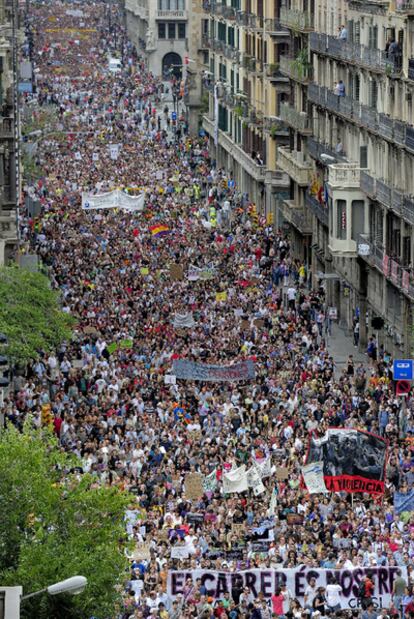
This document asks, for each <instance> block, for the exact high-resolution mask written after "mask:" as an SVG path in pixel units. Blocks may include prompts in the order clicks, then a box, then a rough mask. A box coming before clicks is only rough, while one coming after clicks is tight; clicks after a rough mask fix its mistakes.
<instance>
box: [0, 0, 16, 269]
mask: <svg viewBox="0 0 414 619" xmlns="http://www.w3.org/2000/svg"><path fill="white" fill-rule="evenodd" d="M18 35H19V32H18V17H17V4H16V3H5V2H4V0H2V2H0V265H2V264H7V263H8V262H9V261H10V260H12V259H14V258H15V257H16V251H17V243H18V226H17V202H18V196H19V187H20V178H19V148H18V137H19V120H18V110H17V108H18V106H17V83H16V81H17V45H18Z"/></svg>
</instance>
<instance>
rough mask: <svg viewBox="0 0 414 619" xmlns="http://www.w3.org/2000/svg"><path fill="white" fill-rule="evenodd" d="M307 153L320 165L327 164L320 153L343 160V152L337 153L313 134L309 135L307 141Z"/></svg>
mask: <svg viewBox="0 0 414 619" xmlns="http://www.w3.org/2000/svg"><path fill="white" fill-rule="evenodd" d="M307 147H308V153H309V155H310V156H311V157H313V159H316V160H317V161H318V163H319V164H321V165H324V166H326V165H328V164H327V161H326V157H322V155H328V156H329V157H332V159H336V161H344V162H345V156H344V154H343V153H342V154H340V153H337V152H336V151H335V150H334V149H333V148H331V146H329V144H326V143H325V142H320V141H319V140H318V138H316V137H315V136H313V137H309V138H308V141H307Z"/></svg>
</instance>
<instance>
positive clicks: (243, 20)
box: [236, 11, 249, 26]
mask: <svg viewBox="0 0 414 619" xmlns="http://www.w3.org/2000/svg"><path fill="white" fill-rule="evenodd" d="M248 21H249V17H248V14H247V13H246V11H236V23H237V24H239V26H247V23H248Z"/></svg>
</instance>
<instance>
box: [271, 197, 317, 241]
mask: <svg viewBox="0 0 414 619" xmlns="http://www.w3.org/2000/svg"><path fill="white" fill-rule="evenodd" d="M279 209H280V211H281V213H282V215H283V217H284V218H285V219H286V221H288V222H289V223H290V224H292V225H293V226H295V228H297V229H298V230H299V231H300V232H302V234H311V232H312V219H311V216H310V211H308V210H306V209H303V208H301V207H299V206H298V205H297V204H296V202H295V201H294V200H282V201H281V202H280V203H279Z"/></svg>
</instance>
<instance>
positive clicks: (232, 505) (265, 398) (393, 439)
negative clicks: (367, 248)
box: [6, 2, 414, 619]
mask: <svg viewBox="0 0 414 619" xmlns="http://www.w3.org/2000/svg"><path fill="white" fill-rule="evenodd" d="M73 6H74V5H72V4H71V3H62V2H55V3H53V5H52V4H46V3H43V4H37V5H36V4H35V5H34V6H33V7H32V9H31V28H32V30H33V35H34V36H33V40H34V60H35V64H36V74H37V91H36V93H35V94H34V95H32V96H31V97H29V99H30V98H31V101H30V100H28V101H27V105H28V106H32V109H33V114H34V116H36V114H37V113H39V110H41V109H42V108H43V107H44V106H48V108H49V107H51V108H53V109H54V110H55V115H56V127H57V132H56V133H53V132H52V133H51V135H49V136H45V137H44V139H43V140H40V141H39V149H38V153H37V155H36V158H37V164H38V166H39V167H40V168H41V169H42V171H43V177H42V178H41V179H40V180H39V181H37V182H36V184H35V185H34V186H26V188H25V189H26V191H27V192H29V193H31V194H32V195H33V196H35V197H37V198H39V199H40V201H41V205H42V213H41V216H40V217H39V218H38V219H30V218H26V219H25V220H23V229H22V233H23V240H24V241H25V242H26V244H27V247H29V246H30V245H31V246H32V247H35V248H36V250H37V251H38V253H39V254H40V256H41V257H42V259H43V262H44V263H45V264H46V265H47V267H48V269H49V272H50V275H51V279H52V282H53V285H54V286H56V287H58V288H59V289H60V290H61V291H62V303H63V309H64V311H67V312H70V313H71V314H72V315H73V316H75V317H76V318H77V325H76V327H75V330H74V337H73V340H72V341H71V342H65V343H63V344H62V346H61V348H60V349H59V350H56V351H55V352H52V353H47V354H46V353H42V354H41V355H40V357H39V359H38V360H37V361H36V362H35V363H34V364H33V365H32V367H31V368H30V370H29V373H28V375H27V376H24V377H17V378H16V380H15V392H14V395H12V396H11V397H10V398H9V400H8V401H7V402H6V413H7V419H8V421H9V423H10V422H11V423H14V424H16V425H21V424H22V422H23V420H24V418H25V417H26V416H27V415H28V414H29V413H30V414H32V415H33V417H34V419H35V421H36V423H39V424H40V423H41V406H42V405H43V404H47V403H50V404H51V409H52V412H53V416H54V427H55V431H56V434H57V435H58V437H59V440H60V442H61V444H62V446H63V447H64V448H65V449H66V450H68V451H70V452H73V453H75V454H77V455H78V456H79V459H80V461H81V470H82V471H84V472H89V473H91V474H92V475H94V476H95V477H96V479H97V480H99V482H100V483H102V484H112V485H117V486H119V487H122V488H126V489H128V490H130V491H131V493H132V495H134V497H135V498H134V500H132V501H131V505H130V509H129V511H128V513H127V515H126V528H127V533H128V536H129V537H130V538H131V539H133V540H135V541H136V543H137V548H136V551H135V552H134V554H133V557H131V571H130V574H129V575H128V577H127V579H126V584H125V599H124V607H123V608H119V609H118V610H114V617H117V619H121V618H122V619H129V618H139V617H148V616H150V617H160V618H162V619H167V618H169V619H181V618H186V617H203V618H210V617H221V619H228V618H231V619H247V618H250V619H267V618H269V617H274V616H277V617H289V618H294V619H304V617H309V616H312V617H315V619H318V618H320V617H321V616H322V617H324V616H328V615H331V616H332V615H334V614H336V615H339V616H340V615H341V614H342V615H344V614H348V613H350V612H353V613H354V614H355V615H356V616H360V615H362V617H363V619H374V617H377V616H381V617H387V616H390V615H392V616H395V617H397V616H398V615H399V616H401V615H402V613H403V612H405V614H406V616H414V614H413V611H414V595H413V591H412V586H413V584H414V581H413V578H414V575H413V572H412V565H413V557H414V517H413V518H411V516H410V514H403V515H402V516H401V517H399V516H397V515H396V514H395V512H394V508H393V493H394V491H395V489H399V490H407V489H410V488H412V487H413V484H414V459H413V454H412V445H413V443H412V441H411V437H412V436H413V435H412V431H414V424H413V409H412V403H411V400H410V398H408V399H407V408H406V410H405V412H404V413H402V412H401V400H399V399H398V398H396V397H395V396H394V393H393V389H392V383H391V381H390V376H391V375H390V364H391V359H389V356H388V355H386V354H384V352H383V351H378V358H377V360H376V362H375V363H373V364H371V365H370V366H369V368H368V363H367V364H366V365H365V366H363V365H361V366H358V367H354V364H353V362H352V359H351V360H350V361H349V363H348V366H347V368H346V369H345V371H344V372H343V373H340V372H338V371H336V370H335V362H334V361H335V360H334V359H333V358H331V357H330V356H329V354H328V352H327V348H326V344H325V340H324V336H325V325H326V308H325V297H324V291H323V289H322V288H318V287H317V286H315V282H312V284H313V286H310V285H309V283H310V282H309V276H308V273H307V272H306V268H305V265H303V264H302V263H301V262H300V261H298V260H295V258H294V257H293V256H292V255H291V251H290V245H289V238H288V236H286V235H285V234H284V233H282V232H280V231H275V230H274V229H273V226H270V225H267V224H266V222H265V221H264V220H263V219H262V218H261V217H259V218H257V217H256V216H255V214H254V209H253V208H252V205H251V203H250V201H249V197H248V196H246V195H242V194H240V193H239V191H238V188H237V187H236V186H235V183H234V181H233V178H232V171H231V170H223V169H217V168H216V167H215V165H214V161H213V160H212V159H211V157H210V155H209V150H208V141H207V140H206V138H204V137H193V136H188V135H185V133H184V131H182V129H183V128H184V127H183V124H181V125H179V126H178V127H177V126H176V127H174V126H173V124H172V122H171V111H172V104H171V102H168V101H169V99H168V94H167V95H166V93H165V90H166V86H165V84H162V83H161V82H160V81H159V80H158V79H156V78H154V77H153V76H152V75H151V74H149V73H148V71H147V70H146V68H145V62H144V60H143V58H142V57H141V56H139V54H138V53H137V52H136V50H135V49H134V47H133V46H132V45H131V43H130V42H129V41H128V39H127V37H126V35H125V33H124V31H123V28H122V27H121V20H120V19H119V15H118V14H117V10H115V8H114V7H112V8H111V9H108V7H107V6H106V5H105V4H104V3H88V4H86V3H85V4H82V5H80V4H79V5H78V4H76V8H80V9H81V13H82V15H81V16H79V14H78V16H74V15H73V11H72V13H71V11H70V10H71V9H73ZM68 10H69V13H68ZM108 10H111V11H112V15H111V18H110V19H109V18H108V17H109V16H108ZM116 53H117V54H118V55H119V56H120V57H121V58H122V65H123V66H122V71H121V72H116V73H112V72H111V71H109V70H108V54H109V55H115V54H116ZM177 128H179V129H180V133H178V135H177V133H176V129H177ZM109 144H117V145H119V154H118V156H117V158H112V155H111V152H110V149H109V148H108V145H109ZM118 187H120V188H130V189H129V191H130V192H131V193H135V194H137V193H139V192H140V191H145V193H146V199H145V209H144V211H143V212H136V213H130V212H124V211H122V210H119V209H111V210H94V211H89V212H85V210H82V207H81V192H82V191H93V192H103V191H109V190H111V189H114V188H118ZM158 224H163V225H165V226H167V227H168V229H169V231H168V232H167V233H166V234H165V235H163V236H156V235H153V234H152V233H151V230H150V228H151V227H153V226H155V225H158ZM194 267H197V269H198V270H199V271H203V272H207V275H206V276H205V277H204V276H203V277H198V278H197V276H195V277H194V276H192V277H188V274H189V271H191V272H192V273H193V274H194V272H196V271H197V269H194ZM218 293H226V294H225V295H221V296H219V297H218V298H217V294H218ZM285 293H287V298H286V297H285ZM223 297H224V298H223ZM218 299H222V300H218ZM176 314H180V315H189V314H191V315H192V319H193V322H192V323H191V324H192V326H190V327H188V326H187V327H183V328H176V327H175V326H174V324H173V323H174V317H175V316H176ZM190 322H191V321H190ZM131 340H132V345H131ZM114 344H115V346H114ZM177 359H187V360H192V361H195V362H198V363H206V364H216V365H229V364H232V363H234V362H236V361H243V360H253V361H254V364H255V371H256V378H255V379H254V380H249V381H241V382H221V383H215V382H198V381H189V380H179V379H177V381H176V382H175V383H174V381H172V382H166V380H165V376H171V375H172V374H173V372H172V364H173V362H174V360H177ZM332 426H334V427H344V426H346V427H356V428H360V429H366V430H369V431H370V432H373V433H376V434H381V435H385V436H386V437H387V438H388V440H389V442H390V445H389V458H388V463H387V478H386V492H385V495H384V497H380V499H379V500H378V497H377V498H375V497H370V496H367V495H355V496H354V497H353V499H352V500H351V495H347V494H343V495H338V494H329V495H309V494H308V493H307V491H306V489H305V488H304V487H303V484H301V480H300V478H301V467H302V465H303V464H304V460H305V455H306V451H307V447H308V436H309V432H310V431H313V430H314V431H316V432H317V433H318V434H320V435H322V434H323V433H324V432H325V430H326V429H327V428H328V427H332ZM263 462H267V463H268V464H269V466H270V470H271V473H270V474H269V475H268V476H265V477H264V478H263V479H262V483H263V486H264V490H263V491H261V492H260V493H259V494H257V495H256V494H254V493H253V491H252V490H248V491H245V492H242V493H239V494H237V493H235V494H224V493H223V480H222V478H223V474H224V473H225V472H226V471H230V470H231V469H232V468H236V467H239V466H240V465H242V464H246V466H247V467H249V466H251V465H252V464H253V463H256V464H257V463H259V464H260V463H263ZM281 472H282V473H281ZM283 472H284V473H283ZM189 473H201V474H202V475H203V477H208V476H210V477H209V479H210V482H211V485H210V488H211V489H210V490H206V491H205V492H204V493H203V495H202V496H200V497H199V498H192V499H191V500H190V499H189V498H188V490H187V491H186V484H185V481H186V478H187V476H188V474H189ZM292 514H296V515H297V516H299V519H298V518H292V517H291V515H292ZM172 548H174V550H173V552H172ZM177 549H179V550H178V552H179V553H180V552H181V554H180V556H181V557H184V558H172V557H171V554H173V557H174V556H177ZM185 557H186V558H185ZM379 566H399V567H400V568H404V567H407V568H408V573H407V575H406V573H405V570H403V571H402V575H401V576H398V577H397V578H396V580H395V581H394V589H395V590H394V594H393V596H392V603H391V606H390V608H388V609H385V610H381V609H379V608H376V605H375V607H374V606H373V605H372V600H371V596H372V591H371V589H370V585H369V584H367V586H366V589H364V591H363V592H362V593H361V595H360V598H361V599H360V600H359V602H361V601H364V603H363V604H362V606H361V604H360V603H358V604H357V606H356V610H353V611H351V610H344V611H341V610H340V599H341V595H342V587H341V585H340V584H337V583H335V582H333V581H332V582H329V584H327V586H326V587H323V588H322V587H320V586H316V582H315V581H314V580H312V578H310V579H309V582H307V583H306V588H305V591H304V595H302V596H300V598H299V597H298V598H297V599H296V597H295V592H294V591H292V590H290V588H289V586H287V587H286V586H285V587H283V586H281V587H280V588H278V589H276V590H275V591H274V593H273V595H272V597H271V598H268V597H265V596H264V595H263V594H260V593H259V594H258V595H255V590H254V588H252V587H251V586H244V585H243V584H242V585H241V584H240V581H234V583H233V584H234V586H232V587H231V588H229V590H228V591H227V592H226V591H223V592H222V593H220V594H219V595H218V596H216V595H212V594H211V589H209V587H208V583H206V582H204V583H203V582H202V581H198V580H194V582H192V581H191V580H187V581H186V583H185V584H184V586H183V590H182V593H181V594H180V595H178V596H177V597H175V599H173V596H171V595H168V594H167V578H168V572H169V571H171V570H174V569H178V570H185V571H186V572H188V573H190V572H191V571H192V570H195V569H198V568H200V569H205V570H214V569H216V570H218V571H220V572H235V573H236V572H237V573H238V572H241V571H242V570H246V569H247V570H252V569H254V568H262V569H266V568H273V569H277V570H281V571H282V572H283V571H284V570H286V569H288V568H298V567H307V568H329V569H331V570H336V569H352V568H354V567H362V568H364V569H365V568H372V569H373V570H374V572H375V569H376V568H378V567H379ZM119 576H120V580H121V581H122V579H123V577H124V575H122V574H120V575H119ZM368 580H370V579H369V578H368ZM256 593H257V592H256ZM357 597H358V596H357ZM338 604H339V606H338ZM100 619H105V618H100Z"/></svg>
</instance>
